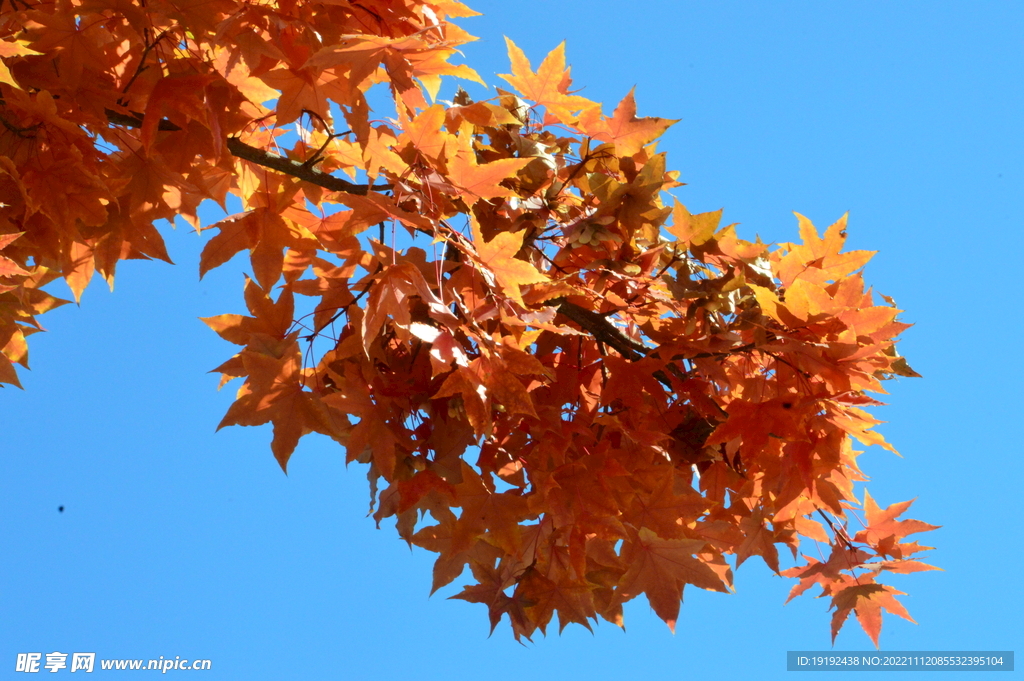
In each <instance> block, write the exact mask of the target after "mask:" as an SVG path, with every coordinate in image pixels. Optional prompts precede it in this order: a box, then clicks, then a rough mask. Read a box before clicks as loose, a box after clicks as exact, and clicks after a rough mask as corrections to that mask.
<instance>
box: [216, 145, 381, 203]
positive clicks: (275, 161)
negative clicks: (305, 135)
mask: <svg viewBox="0 0 1024 681" xmlns="http://www.w3.org/2000/svg"><path fill="white" fill-rule="evenodd" d="M228 151H230V152H231V154H232V155H233V156H236V157H238V158H241V159H245V160H246V161H249V162H250V163H255V164H257V165H261V166H263V167H264V168H270V169H271V170H276V171H278V172H281V173H285V174H286V175H291V176H292V177H297V178H299V179H300V180H302V181H304V182H309V183H310V184H315V185H317V186H318V187H323V188H324V189H330V190H331V191H335V192H345V193H347V194H360V195H365V194H366V193H367V192H368V191H370V190H374V191H380V190H382V189H390V188H391V185H389V184H378V185H375V186H369V185H365V184H353V183H351V182H349V181H347V180H343V179H341V178H340V177H334V176H333V175H328V174H327V173H322V172H320V171H319V170H314V169H313V168H310V167H309V166H307V165H305V164H302V163H299V162H298V161H293V160H291V159H290V158H284V157H283V156H278V155H277V154H272V153H270V152H269V151H264V150H262V149H257V148H256V147H251V146H249V145H248V144H246V143H245V142H243V141H242V140H240V139H238V138H237V137H229V138H228Z"/></svg>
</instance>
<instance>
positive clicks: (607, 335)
mask: <svg viewBox="0 0 1024 681" xmlns="http://www.w3.org/2000/svg"><path fill="white" fill-rule="evenodd" d="M552 302H557V303H559V305H558V314H560V315H563V316H565V317H568V318H569V319H571V320H572V321H574V322H576V323H577V324H579V325H580V326H582V327H583V328H584V329H585V330H587V331H589V332H590V334H591V335H592V336H593V337H594V338H596V339H597V340H598V341H599V342H601V343H604V344H605V345H610V346H611V347H613V348H615V349H616V350H618V351H619V354H620V355H622V356H623V357H625V358H626V359H628V360H630V361H633V362H635V361H636V360H638V359H642V358H643V357H645V356H646V355H647V350H648V348H646V347H644V346H643V345H640V344H639V343H637V342H636V341H634V340H633V339H631V338H629V337H628V336H626V334H624V333H622V331H621V330H620V329H618V328H616V327H615V326H614V325H613V324H612V323H611V322H609V321H608V319H606V318H605V317H604V315H600V314H598V313H596V312H594V311H592V310H587V309H585V308H582V307H580V306H579V305H576V304H575V303H570V302H569V301H568V300H566V299H565V298H557V299H555V300H553V301H552Z"/></svg>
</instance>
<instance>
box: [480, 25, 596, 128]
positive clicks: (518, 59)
mask: <svg viewBox="0 0 1024 681" xmlns="http://www.w3.org/2000/svg"><path fill="white" fill-rule="evenodd" d="M505 44H506V45H507V47H508V56H509V59H510V60H511V61H512V73H511V74H499V75H498V77H499V78H502V79H504V80H505V81H507V82H508V83H509V84H510V85H511V86H512V87H514V88H515V89H516V90H518V91H519V93H520V94H522V95H523V96H524V97H526V98H527V99H530V100H533V101H534V102H536V103H537V104H538V105H539V106H543V107H544V108H545V109H546V110H547V111H548V113H550V114H552V115H554V116H555V117H556V118H557V119H559V120H560V121H561V122H563V123H572V122H574V121H575V120H576V112H580V111H587V110H591V111H592V110H593V109H595V107H596V109H597V110H598V111H600V104H597V103H596V102H592V101H590V100H589V99H587V98H585V97H580V96H578V95H570V94H569V85H570V84H571V83H572V78H571V77H570V76H569V71H570V69H569V68H567V67H566V65H565V43H564V42H562V43H561V44H559V46H558V47H556V48H555V49H553V50H551V52H550V53H549V54H548V56H547V57H545V58H544V61H543V62H541V65H540V67H539V68H538V69H537V71H536V73H534V71H533V68H532V67H531V66H530V60H529V59H527V58H526V54H525V53H524V52H523V51H522V50H521V49H520V48H519V47H518V46H517V45H516V44H515V43H514V42H512V41H511V40H510V39H509V38H505Z"/></svg>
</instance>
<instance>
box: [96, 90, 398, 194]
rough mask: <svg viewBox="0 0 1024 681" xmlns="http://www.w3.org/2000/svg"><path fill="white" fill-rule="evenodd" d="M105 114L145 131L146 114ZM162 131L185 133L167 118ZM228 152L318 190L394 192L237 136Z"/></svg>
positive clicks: (159, 127) (113, 120)
mask: <svg viewBox="0 0 1024 681" xmlns="http://www.w3.org/2000/svg"><path fill="white" fill-rule="evenodd" d="M104 113H106V115H107V120H108V121H110V122H111V123H113V124H114V125H123V126H125V127H126V128H141V127H142V121H143V115H142V114H141V113H138V112H137V111H131V112H129V113H126V114H124V113H119V112H117V111H114V110H113V109H105V110H104ZM157 128H158V129H159V130H167V131H176V130H181V126H179V125H177V124H176V123H174V122H172V121H169V120H167V119H166V118H164V119H161V121H160V124H159V125H158V126H157ZM227 146H228V151H230V152H231V154H232V155H233V156H235V157H237V158H240V159H243V160H246V161H249V162H250V163H255V164H256V165H260V166H263V167H264V168H270V169H271V170H276V171H278V172H281V173H285V174H286V175H291V176H292V177H297V178H298V179H300V180H302V181H303V182H309V183H310V184H315V185H317V186H318V187H323V188H324V189H330V190H331V191H335V192H345V193H347V194H359V195H366V193H367V192H369V191H371V190H373V191H381V190H383V189H391V185H389V184H378V185H374V186H370V185H365V184H354V183H352V182H349V181H347V180H343V179H341V178H340V177H334V176H333V175H330V174H328V173H322V172H320V171H319V170H315V169H314V168H310V167H309V166H308V165H306V164H304V163H299V162H298V161H293V160H291V159H290V158H284V157H283V156H278V155H277V154H272V153H270V152H269V151H264V150H263V149H257V148H256V147H253V146H249V145H248V144H246V143H245V142H243V141H242V140H240V139H238V138H237V137H229V138H228V144H227Z"/></svg>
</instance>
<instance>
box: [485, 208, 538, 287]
mask: <svg viewBox="0 0 1024 681" xmlns="http://www.w3.org/2000/svg"><path fill="white" fill-rule="evenodd" d="M469 221H470V225H471V227H472V230H473V243H474V244H475V245H476V252H477V255H478V256H479V258H480V262H481V263H483V265H484V266H486V267H487V269H488V270H490V272H491V273H492V274H493V275H494V278H495V279H496V280H497V282H498V284H499V285H500V286H501V291H502V293H504V294H505V295H506V296H508V297H509V298H511V299H512V300H514V301H516V302H517V303H519V305H520V306H523V305H524V303H523V296H522V293H521V292H520V291H519V287H520V286H527V285H529V284H540V283H544V282H546V281H548V278H547V276H545V275H544V274H543V273H542V272H540V271H539V270H538V269H537V268H536V267H534V266H533V265H531V264H530V263H528V262H526V261H525V260H519V259H518V258H516V257H515V256H516V254H517V253H518V252H519V250H520V249H521V248H522V247H523V237H524V236H525V234H524V233H523V232H515V233H512V232H501V233H500V234H496V235H494V238H493V239H491V240H490V241H486V242H485V241H484V237H483V234H481V232H480V225H479V224H478V223H477V221H476V219H475V218H474V217H473V216H472V215H470V219H469Z"/></svg>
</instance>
